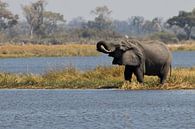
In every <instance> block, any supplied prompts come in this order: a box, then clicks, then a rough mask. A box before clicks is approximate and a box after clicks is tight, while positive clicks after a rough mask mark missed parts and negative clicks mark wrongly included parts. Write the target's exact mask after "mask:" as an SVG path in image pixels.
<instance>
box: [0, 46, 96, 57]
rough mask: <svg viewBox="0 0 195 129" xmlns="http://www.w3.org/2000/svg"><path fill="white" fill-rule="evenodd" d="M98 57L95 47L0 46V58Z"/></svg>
mask: <svg viewBox="0 0 195 129" xmlns="http://www.w3.org/2000/svg"><path fill="white" fill-rule="evenodd" d="M95 55H98V52H97V51H96V48H95V45H87V44H66V45H38V44H34V45H32V44H25V45H13V44H5V45H2V46H0V57H2V58H7V57H41V56H42V57H55V56H95Z"/></svg>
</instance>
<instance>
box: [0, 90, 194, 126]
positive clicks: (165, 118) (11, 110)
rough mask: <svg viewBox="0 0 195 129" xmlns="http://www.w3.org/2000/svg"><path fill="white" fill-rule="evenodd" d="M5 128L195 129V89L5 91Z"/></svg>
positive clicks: (0, 106) (1, 121) (0, 117)
mask: <svg viewBox="0 0 195 129" xmlns="http://www.w3.org/2000/svg"><path fill="white" fill-rule="evenodd" d="M0 102H1V103H0V110H1V111H0V128H1V129H194V128H195V110H194V107H195V92H194V90H188V91H120V90H0Z"/></svg>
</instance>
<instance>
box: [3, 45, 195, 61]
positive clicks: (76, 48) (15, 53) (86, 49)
mask: <svg viewBox="0 0 195 129" xmlns="http://www.w3.org/2000/svg"><path fill="white" fill-rule="evenodd" d="M167 46H168V47H169V48H170V50H172V51H182V50H190V51H192V50H195V42H194V41H186V42H182V43H180V44H169V45H167ZM96 55H99V53H98V52H97V51H96V46H95V45H89V44H66V45H37V44H36V45H32V44H25V45H13V44H5V45H1V46H0V58H8V57H52V56H54V57H56V56H96Z"/></svg>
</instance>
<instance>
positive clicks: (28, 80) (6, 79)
mask: <svg viewBox="0 0 195 129" xmlns="http://www.w3.org/2000/svg"><path fill="white" fill-rule="evenodd" d="M123 70H124V67H119V66H117V67H97V68H96V69H94V70H91V71H86V72H81V71H78V70H76V69H75V68H71V67H69V68H66V69H64V70H61V71H50V72H47V73H45V74H43V75H33V74H9V73H1V74H0V88H2V89H3V88H24V89H28V88H31V89H86V88H90V89H96V88H111V87H115V88H121V89H195V68H185V69H184V68H180V69H174V70H173V72H172V76H171V78H169V79H168V82H167V84H165V85H163V86H161V85H158V78H157V77H149V76H145V84H144V85H141V84H138V83H137V82H136V81H135V80H136V79H135V77H133V81H132V83H127V82H124V81H123Z"/></svg>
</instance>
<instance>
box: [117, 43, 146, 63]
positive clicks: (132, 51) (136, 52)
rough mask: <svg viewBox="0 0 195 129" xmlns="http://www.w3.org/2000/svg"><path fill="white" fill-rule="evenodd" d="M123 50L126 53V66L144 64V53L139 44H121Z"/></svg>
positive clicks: (123, 58) (124, 60)
mask: <svg viewBox="0 0 195 129" xmlns="http://www.w3.org/2000/svg"><path fill="white" fill-rule="evenodd" d="M121 50H122V51H124V53H123V56H122V61H123V64H124V65H131V66H138V65H141V64H142V63H143V60H144V57H143V53H142V50H141V48H140V47H139V46H138V44H137V43H134V42H133V43H131V42H121Z"/></svg>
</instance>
